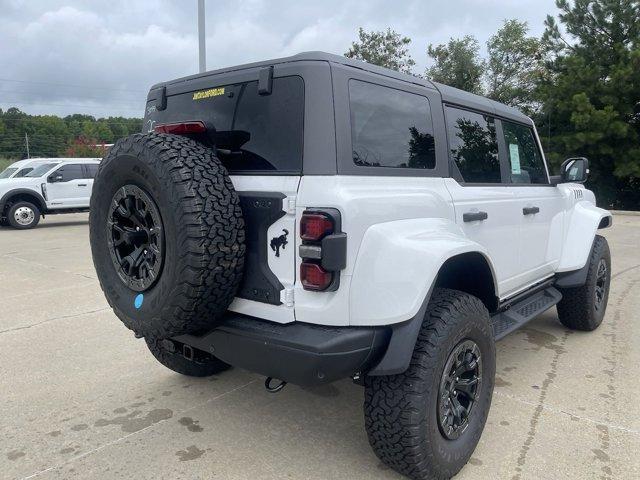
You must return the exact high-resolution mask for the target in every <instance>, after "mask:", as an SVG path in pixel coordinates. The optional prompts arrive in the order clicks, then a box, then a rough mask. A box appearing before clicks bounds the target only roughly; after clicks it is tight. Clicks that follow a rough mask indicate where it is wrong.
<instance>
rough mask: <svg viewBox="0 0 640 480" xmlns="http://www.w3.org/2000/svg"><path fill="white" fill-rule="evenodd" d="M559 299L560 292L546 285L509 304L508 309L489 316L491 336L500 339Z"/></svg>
mask: <svg viewBox="0 0 640 480" xmlns="http://www.w3.org/2000/svg"><path fill="white" fill-rule="evenodd" d="M560 300H562V294H561V293H560V292H559V291H558V290H557V289H555V288H554V287H548V288H546V289H544V290H542V291H540V292H537V293H534V294H533V295H531V296H529V297H527V298H525V299H523V300H520V301H519V302H517V303H515V304H513V305H511V306H510V307H509V309H508V310H505V311H504V312H500V313H496V314H495V315H493V316H492V317H491V325H492V327H493V336H494V337H495V339H496V340H500V339H501V338H502V337H504V336H506V335H508V334H510V333H511V332H513V331H514V330H517V329H518V328H520V327H521V326H523V325H524V324H525V323H527V322H528V321H529V320H532V319H533V318H535V317H537V316H538V315H540V314H541V313H542V312H545V311H546V310H549V309H550V308H551V307H553V306H554V305H555V304H556V303H558V302H559V301H560Z"/></svg>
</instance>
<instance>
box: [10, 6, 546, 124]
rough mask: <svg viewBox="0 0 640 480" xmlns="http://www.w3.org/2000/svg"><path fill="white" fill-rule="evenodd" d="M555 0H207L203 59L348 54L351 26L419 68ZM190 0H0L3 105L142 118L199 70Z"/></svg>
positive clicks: (534, 24)
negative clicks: (395, 48)
mask: <svg viewBox="0 0 640 480" xmlns="http://www.w3.org/2000/svg"><path fill="white" fill-rule="evenodd" d="M555 12H556V9H555V6H554V0H461V1H456V0H454V1H446V2H442V1H434V0H428V1H427V0H423V1H419V0H395V1H393V2H390V1H382V0H325V1H302V0H298V1H295V0H290V1H278V0H236V1H232V0H207V1H206V16H207V20H206V31H207V32H206V33H207V67H208V68H209V69H214V68H217V67H223V66H228V65H234V64H239V63H245V62H249V61H255V60H262V59H267V58H276V57H280V56H286V55H290V54H294V53H298V52H301V51H308V50H324V51H327V52H332V53H338V54H342V53H344V52H345V51H346V50H347V49H348V48H349V46H350V44H351V42H352V41H353V40H354V39H355V37H356V32H357V29H358V27H360V26H362V27H364V28H365V29H367V30H370V29H376V30H381V29H385V28H386V27H391V28H393V29H395V30H396V31H398V32H400V33H402V34H403V35H407V36H409V37H411V39H412V40H413V42H412V44H411V54H412V56H413V58H414V59H415V60H416V62H417V65H416V70H417V71H419V72H421V71H423V70H424V69H425V67H426V66H427V65H428V63H429V62H428V59H427V55H426V47H427V45H428V44H429V43H434V44H437V43H443V42H446V41H447V40H448V39H449V38H450V37H452V36H453V37H460V36H463V35H465V34H470V35H474V36H475V37H476V38H478V40H479V41H480V42H481V44H483V45H484V43H485V42H486V40H487V39H488V38H489V36H491V35H492V34H493V33H494V32H495V31H496V29H497V28H499V27H500V25H501V24H502V22H503V21H504V20H505V19H509V18H518V19H520V20H525V21H527V22H528V23H529V26H530V28H531V33H532V34H535V35H539V34H540V33H541V32H542V30H543V21H544V18H545V16H546V14H547V13H552V14H555ZM196 22H197V0H102V1H97V0H84V1H81V0H77V1H70V0H67V1H58V0H0V108H3V109H6V108H7V107H9V106H18V107H19V108H21V109H22V110H24V111H26V112H29V113H34V114H45V113H46V114H58V115H65V114H69V113H76V112H78V113H80V112H82V113H89V114H92V115H96V116H103V115H123V116H141V115H142V111H143V104H144V100H145V98H146V91H147V89H148V87H149V86H150V85H151V84H153V83H155V82H158V81H162V80H168V79H171V78H175V77H180V76H184V75H189V74H192V73H195V72H196V71H197V68H198V51H197V34H196V25H197V23H196Z"/></svg>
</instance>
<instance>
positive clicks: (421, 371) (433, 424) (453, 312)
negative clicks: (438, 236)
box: [364, 289, 495, 480]
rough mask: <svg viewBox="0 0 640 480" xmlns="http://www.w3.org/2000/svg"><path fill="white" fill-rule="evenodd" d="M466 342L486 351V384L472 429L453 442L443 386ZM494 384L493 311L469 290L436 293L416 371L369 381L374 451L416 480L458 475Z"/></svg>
mask: <svg viewBox="0 0 640 480" xmlns="http://www.w3.org/2000/svg"><path fill="white" fill-rule="evenodd" d="M465 339H469V340H473V341H474V342H475V343H476V344H477V345H478V347H479V349H480V352H481V357H482V362H483V363H482V365H483V367H482V375H481V377H482V383H481V385H480V386H479V387H478V391H479V395H478V401H477V403H476V404H475V405H474V408H475V410H472V411H471V415H470V417H469V423H468V427H467V428H466V430H464V431H463V432H462V434H461V436H460V437H459V438H457V439H455V440H450V439H447V438H446V437H445V436H444V434H443V433H442V432H441V430H440V427H439V424H438V419H437V405H438V396H439V387H440V381H441V377H442V374H443V371H444V367H445V363H446V361H447V358H448V357H449V355H450V353H451V352H452V351H453V350H454V348H455V347H456V346H457V345H459V344H460V342H461V341H463V340H465ZM494 382H495V341H494V338H493V331H492V329H491V324H490V319H489V313H488V311H487V309H486V308H485V306H484V305H483V303H482V302H481V301H480V300H479V299H478V298H476V297H474V296H472V295H469V294H467V293H464V292H460V291H457V290H450V289H436V290H434V292H433V294H432V297H431V300H430V302H429V305H428V307H427V312H426V315H425V318H424V320H423V322H422V327H421V330H420V333H419V335H418V340H417V342H416V346H415V349H414V352H413V356H412V358H411V362H410V365H409V368H408V369H407V370H406V371H405V372H404V373H401V374H398V375H390V376H367V377H365V401H364V414H365V427H366V430H367V436H368V438H369V443H370V444H371V447H372V448H373V451H374V452H375V454H376V455H377V456H378V458H380V460H382V462H384V463H385V464H386V465H387V466H389V467H391V468H392V469H394V470H396V471H397V472H399V473H401V474H403V475H406V476H408V477H410V478H413V479H419V480H426V479H445V478H451V477H452V476H453V475H455V474H456V473H457V472H458V471H460V469H461V468H462V467H463V466H464V465H465V464H466V463H467V461H468V460H469V458H470V457H471V454H472V453H473V451H474V450H475V448H476V445H477V444H478V441H479V439H480V435H481V433H482V430H483V428H484V425H485V422H486V420H487V415H488V413H489V408H490V406H491V397H492V394H493V386H494Z"/></svg>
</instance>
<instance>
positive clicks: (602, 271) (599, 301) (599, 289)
mask: <svg viewBox="0 0 640 480" xmlns="http://www.w3.org/2000/svg"><path fill="white" fill-rule="evenodd" d="M607 283H608V275H607V262H606V261H605V259H604V258H601V259H600V261H599V262H598V270H597V271H596V285H595V289H594V295H595V298H594V303H593V306H594V308H595V309H596V312H599V311H600V309H601V308H603V304H605V301H604V299H605V296H606V293H607V289H608V288H609V287H608V285H607ZM604 306H606V304H605V305H604Z"/></svg>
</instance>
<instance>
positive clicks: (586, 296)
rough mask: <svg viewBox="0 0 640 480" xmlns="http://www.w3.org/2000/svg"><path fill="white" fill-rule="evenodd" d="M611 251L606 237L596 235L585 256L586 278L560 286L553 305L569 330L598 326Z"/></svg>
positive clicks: (604, 306) (608, 282)
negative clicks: (579, 283) (577, 284)
mask: <svg viewBox="0 0 640 480" xmlns="http://www.w3.org/2000/svg"><path fill="white" fill-rule="evenodd" d="M610 285H611V253H610V252H609V244H608V243H607V239H606V238H604V237H602V236H600V235H596V238H595V240H594V241H593V248H592V249H591V256H590V257H589V269H588V273H587V281H586V283H585V284H584V285H583V286H581V287H576V288H563V289H560V290H561V292H562V300H560V303H558V305H557V310H558V317H559V318H560V321H561V322H562V324H563V325H564V326H565V327H567V328H570V329H572V330H583V331H592V330H595V329H596V328H598V327H599V326H600V324H601V323H602V319H603V318H604V313H605V311H606V309H607V301H608V300H609V286H610Z"/></svg>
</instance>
